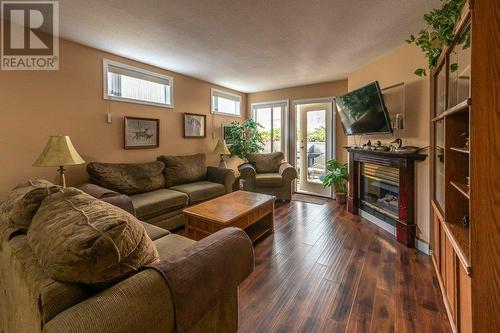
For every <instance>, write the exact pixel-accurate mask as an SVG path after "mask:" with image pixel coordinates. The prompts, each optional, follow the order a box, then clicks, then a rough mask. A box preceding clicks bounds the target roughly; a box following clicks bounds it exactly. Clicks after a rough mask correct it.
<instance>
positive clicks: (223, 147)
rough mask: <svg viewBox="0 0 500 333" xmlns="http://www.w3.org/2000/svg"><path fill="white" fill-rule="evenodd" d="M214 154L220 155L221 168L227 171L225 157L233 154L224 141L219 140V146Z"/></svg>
mask: <svg viewBox="0 0 500 333" xmlns="http://www.w3.org/2000/svg"><path fill="white" fill-rule="evenodd" d="M214 154H218V155H220V162H219V168H225V169H227V164H226V161H224V155H231V152H230V151H229V149H227V146H226V143H225V142H224V140H222V139H219V141H217V145H216V146H215V148H214Z"/></svg>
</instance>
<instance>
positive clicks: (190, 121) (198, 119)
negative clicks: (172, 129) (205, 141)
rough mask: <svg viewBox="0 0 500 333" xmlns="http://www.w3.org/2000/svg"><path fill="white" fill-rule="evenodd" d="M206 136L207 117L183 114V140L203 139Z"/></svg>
mask: <svg viewBox="0 0 500 333" xmlns="http://www.w3.org/2000/svg"><path fill="white" fill-rule="evenodd" d="M206 136H207V116H206V115H204V114H196V113H184V138H205V137H206Z"/></svg>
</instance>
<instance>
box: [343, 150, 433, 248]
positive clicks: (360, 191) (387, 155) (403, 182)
mask: <svg viewBox="0 0 500 333" xmlns="http://www.w3.org/2000/svg"><path fill="white" fill-rule="evenodd" d="M347 151H348V152H349V194H348V197H347V210H348V211H349V212H350V213H352V214H359V210H363V211H364V212H367V213H369V214H370V215H372V216H375V217H376V218H378V219H379V220H382V221H383V222H384V223H387V224H389V225H391V226H393V227H394V228H395V230H396V239H397V241H398V242H399V243H401V244H404V245H406V246H408V247H414V246H415V232H416V225H415V193H414V192H415V161H423V160H425V158H426V157H427V155H424V154H419V153H394V152H381V151H374V150H365V149H355V148H348V149H347Z"/></svg>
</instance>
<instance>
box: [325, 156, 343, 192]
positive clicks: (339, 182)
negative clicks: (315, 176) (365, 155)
mask: <svg viewBox="0 0 500 333" xmlns="http://www.w3.org/2000/svg"><path fill="white" fill-rule="evenodd" d="M348 179H349V172H348V171H347V163H342V162H339V161H337V160H330V161H328V162H326V176H325V178H323V180H322V182H323V186H325V187H333V189H334V190H335V192H336V193H347V181H348Z"/></svg>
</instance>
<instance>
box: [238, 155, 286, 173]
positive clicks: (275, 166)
mask: <svg viewBox="0 0 500 333" xmlns="http://www.w3.org/2000/svg"><path fill="white" fill-rule="evenodd" d="M247 160H248V162H250V163H252V164H255V170H256V171H257V173H276V172H278V171H279V169H280V165H281V163H283V161H284V160H285V156H284V155H283V153H281V152H276V153H270V154H248V155H247Z"/></svg>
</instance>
